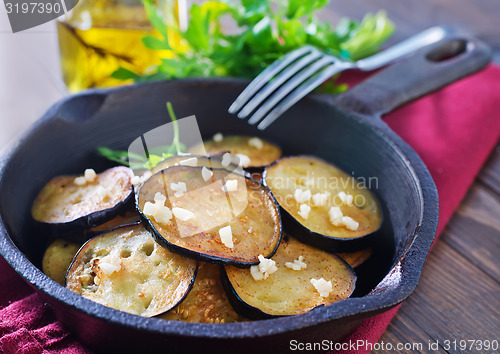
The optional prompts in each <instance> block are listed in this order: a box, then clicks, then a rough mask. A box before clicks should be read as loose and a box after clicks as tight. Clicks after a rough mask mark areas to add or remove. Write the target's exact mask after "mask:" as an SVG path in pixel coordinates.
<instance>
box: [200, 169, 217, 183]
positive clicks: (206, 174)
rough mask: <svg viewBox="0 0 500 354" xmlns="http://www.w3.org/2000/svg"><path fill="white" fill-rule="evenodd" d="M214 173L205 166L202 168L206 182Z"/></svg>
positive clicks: (202, 174) (202, 175)
mask: <svg viewBox="0 0 500 354" xmlns="http://www.w3.org/2000/svg"><path fill="white" fill-rule="evenodd" d="M213 175H214V173H213V172H212V171H210V170H209V169H208V168H206V167H205V166H203V168H202V169H201V177H203V180H204V181H205V182H207V181H208V180H209V179H210V178H212V176H213Z"/></svg>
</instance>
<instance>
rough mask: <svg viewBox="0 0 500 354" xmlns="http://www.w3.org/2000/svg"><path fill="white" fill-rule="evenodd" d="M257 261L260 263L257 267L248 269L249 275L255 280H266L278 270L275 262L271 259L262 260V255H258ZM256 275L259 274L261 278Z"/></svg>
mask: <svg viewBox="0 0 500 354" xmlns="http://www.w3.org/2000/svg"><path fill="white" fill-rule="evenodd" d="M259 261H260V263H259V264H258V265H254V266H251V267H250V273H251V274H252V276H253V278H254V279H255V280H262V279H267V278H268V277H269V275H271V274H273V273H274V272H276V271H277V270H278V267H276V262H275V261H273V260H272V259H267V258H264V256H263V255H261V254H259ZM258 273H260V274H261V276H260V275H258Z"/></svg>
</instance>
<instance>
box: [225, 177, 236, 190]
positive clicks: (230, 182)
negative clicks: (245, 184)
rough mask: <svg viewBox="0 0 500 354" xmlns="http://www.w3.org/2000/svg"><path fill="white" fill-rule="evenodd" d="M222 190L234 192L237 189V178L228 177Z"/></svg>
mask: <svg viewBox="0 0 500 354" xmlns="http://www.w3.org/2000/svg"><path fill="white" fill-rule="evenodd" d="M222 190H223V191H224V192H236V191H237V190H238V180H237V179H230V180H228V181H227V182H226V184H225V185H223V186H222Z"/></svg>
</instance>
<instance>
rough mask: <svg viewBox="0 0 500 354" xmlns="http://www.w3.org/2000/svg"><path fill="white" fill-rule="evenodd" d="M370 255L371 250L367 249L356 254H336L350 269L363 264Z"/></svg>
mask: <svg viewBox="0 0 500 354" xmlns="http://www.w3.org/2000/svg"><path fill="white" fill-rule="evenodd" d="M372 253H373V249H372V248H371V247H367V248H364V249H362V250H360V251H356V252H344V253H337V256H339V257H340V258H342V259H343V260H344V261H345V262H346V263H347V264H349V265H350V266H351V267H353V268H356V267H359V266H360V265H361V264H363V263H365V262H366V261H367V260H368V258H370V257H371V255H372Z"/></svg>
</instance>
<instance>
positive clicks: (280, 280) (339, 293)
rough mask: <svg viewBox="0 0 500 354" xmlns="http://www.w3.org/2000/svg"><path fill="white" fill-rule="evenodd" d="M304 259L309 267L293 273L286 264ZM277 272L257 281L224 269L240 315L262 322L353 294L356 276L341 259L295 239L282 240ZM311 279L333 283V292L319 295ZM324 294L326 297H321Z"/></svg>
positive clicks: (276, 257)
mask: <svg viewBox="0 0 500 354" xmlns="http://www.w3.org/2000/svg"><path fill="white" fill-rule="evenodd" d="M300 256H302V257H303V258H302V262H303V263H305V264H306V265H307V267H306V268H302V269H300V270H294V269H291V268H289V267H288V266H287V265H286V264H287V263H288V262H289V263H288V265H290V263H294V261H296V260H298V259H299V257H300ZM271 260H273V261H274V262H276V264H275V265H276V267H277V271H275V272H274V273H272V274H270V275H269V277H268V278H267V279H262V280H255V279H254V277H253V275H252V272H251V270H249V269H240V268H236V267H232V266H226V267H224V269H225V273H224V274H223V278H222V279H223V285H224V287H225V288H226V292H227V294H228V298H229V300H230V301H231V304H232V305H233V307H234V308H235V310H236V311H238V312H239V313H240V314H241V315H243V316H245V317H247V318H252V319H262V318H269V317H274V316H288V315H296V314H301V313H305V312H308V311H310V310H312V309H314V308H315V307H318V306H323V305H329V304H332V303H334V302H337V301H340V300H343V299H346V298H348V297H349V296H350V295H351V294H352V292H353V291H354V288H355V284H356V275H355V273H354V271H353V269H352V268H351V267H350V266H349V265H348V264H347V263H345V262H344V261H343V260H342V259H341V258H339V257H337V256H336V255H334V254H331V253H327V252H325V251H322V250H320V249H317V248H315V247H311V246H309V245H306V244H303V243H301V242H299V241H297V240H295V239H293V238H292V237H287V236H286V235H285V236H284V237H283V240H282V241H281V244H280V246H279V248H278V251H277V252H276V254H275V255H274V256H273V257H272V258H271ZM311 279H315V280H317V281H321V279H323V281H325V282H331V285H332V287H331V291H329V292H328V293H323V294H320V292H319V291H318V290H317V289H316V287H315V286H314V285H313V284H312V283H311ZM322 295H324V296H322Z"/></svg>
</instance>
